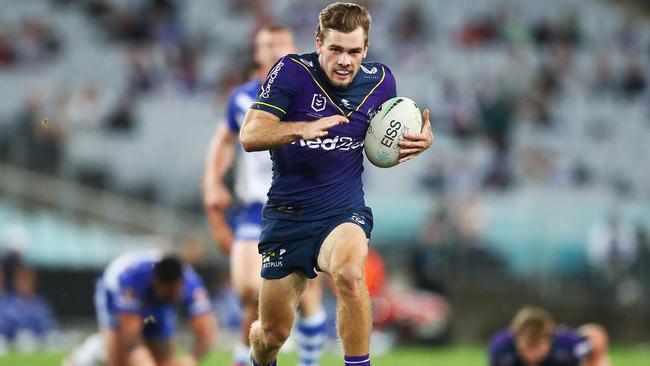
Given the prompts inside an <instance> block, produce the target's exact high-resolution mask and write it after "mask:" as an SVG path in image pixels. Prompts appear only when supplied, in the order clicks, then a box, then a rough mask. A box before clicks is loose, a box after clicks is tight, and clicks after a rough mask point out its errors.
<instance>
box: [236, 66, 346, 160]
mask: <svg viewBox="0 0 650 366" xmlns="http://www.w3.org/2000/svg"><path fill="white" fill-rule="evenodd" d="M305 75H306V74H305V70H304V69H303V68H302V66H300V65H299V61H296V60H294V59H292V58H291V57H290V56H285V57H283V58H281V59H280V60H278V62H277V63H276V64H275V66H274V67H273V68H272V69H271V71H270V72H269V75H268V76H267V79H266V82H265V83H264V84H263V85H262V87H261V89H260V92H259V94H258V95H257V99H256V100H255V102H254V103H253V105H252V106H251V109H249V110H248V113H246V116H245V117H244V123H243V124H242V127H241V129H240V131H239V141H240V142H241V144H242V146H243V147H244V150H246V151H262V150H270V149H275V148H278V147H280V146H284V145H287V144H290V143H292V142H294V141H297V140H300V139H302V140H305V141H308V140H313V139H315V138H318V137H323V136H327V130H329V129H330V128H332V127H334V126H336V125H340V124H343V123H347V122H348V119H347V118H346V117H345V116H342V115H337V116H329V117H325V118H321V119H319V120H317V121H312V122H306V121H305V122H297V121H292V122H287V121H286V117H287V111H289V110H290V109H291V106H292V105H293V104H294V102H295V96H296V95H300V94H301V93H303V92H304V91H303V88H304V82H303V79H304V77H305Z"/></svg>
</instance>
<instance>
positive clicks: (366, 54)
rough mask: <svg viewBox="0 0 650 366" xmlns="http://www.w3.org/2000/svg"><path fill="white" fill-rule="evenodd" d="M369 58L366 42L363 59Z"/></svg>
mask: <svg viewBox="0 0 650 366" xmlns="http://www.w3.org/2000/svg"><path fill="white" fill-rule="evenodd" d="M366 56H368V43H367V42H366V46H365V47H364V48H363V55H362V56H361V57H362V58H366Z"/></svg>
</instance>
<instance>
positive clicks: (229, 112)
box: [226, 92, 240, 133]
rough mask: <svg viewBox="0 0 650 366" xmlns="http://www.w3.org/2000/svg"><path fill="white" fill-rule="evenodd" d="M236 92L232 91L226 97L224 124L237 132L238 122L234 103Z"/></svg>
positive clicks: (233, 131) (231, 130)
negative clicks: (228, 96)
mask: <svg viewBox="0 0 650 366" xmlns="http://www.w3.org/2000/svg"><path fill="white" fill-rule="evenodd" d="M236 96H237V93H236V92H233V93H232V94H231V95H230V98H228V105H227V106H226V126H228V129H229V130H230V132H232V133H239V127H240V126H239V123H238V122H237V104H236V103H235V98H236Z"/></svg>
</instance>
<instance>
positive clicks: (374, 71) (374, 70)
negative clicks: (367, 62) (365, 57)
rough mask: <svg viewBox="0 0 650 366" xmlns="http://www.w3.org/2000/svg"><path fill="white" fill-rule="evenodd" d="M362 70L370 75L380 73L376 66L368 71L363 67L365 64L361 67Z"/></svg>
mask: <svg viewBox="0 0 650 366" xmlns="http://www.w3.org/2000/svg"><path fill="white" fill-rule="evenodd" d="M361 70H363V72H365V73H366V74H369V75H372V74H376V73H377V71H378V70H377V68H376V67H375V66H373V67H372V68H371V69H368V68H367V67H365V66H363V64H362V65H361Z"/></svg>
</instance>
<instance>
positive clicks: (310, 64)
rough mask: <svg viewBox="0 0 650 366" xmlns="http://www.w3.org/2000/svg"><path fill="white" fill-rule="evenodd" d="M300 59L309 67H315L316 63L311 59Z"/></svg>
mask: <svg viewBox="0 0 650 366" xmlns="http://www.w3.org/2000/svg"><path fill="white" fill-rule="evenodd" d="M300 61H302V63H303V64H305V65H307V66H309V67H314V63H313V62H311V61H307V60H305V59H304V58H301V59H300Z"/></svg>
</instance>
